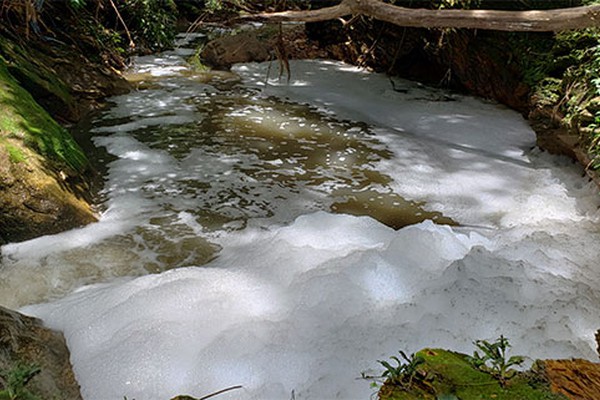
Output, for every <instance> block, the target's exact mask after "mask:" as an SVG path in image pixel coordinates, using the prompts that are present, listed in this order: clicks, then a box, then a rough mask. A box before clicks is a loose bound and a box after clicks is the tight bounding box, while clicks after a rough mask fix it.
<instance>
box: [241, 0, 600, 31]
mask: <svg viewBox="0 0 600 400" xmlns="http://www.w3.org/2000/svg"><path fill="white" fill-rule="evenodd" d="M347 15H365V16H368V17H373V18H375V19H378V20H381V21H385V22H389V23H392V24H395V25H399V26H406V27H415V28H470V29H489V30H499V31H514V32H516V31H521V32H551V31H562V30H568V29H581V28H587V27H593V26H600V5H592V6H583V7H572V8H563V9H556V10H538V11H497V10H426V9H412V8H405V7H399V6H394V5H392V4H388V3H384V2H383V1H381V0H342V2H341V3H340V4H338V5H336V6H333V7H326V8H321V9H318V10H309V11H284V12H277V13H262V14H254V15H248V16H244V17H243V18H244V19H258V20H264V21H273V22H280V21H298V22H317V21H326V20H330V19H337V18H342V17H344V16H347Z"/></svg>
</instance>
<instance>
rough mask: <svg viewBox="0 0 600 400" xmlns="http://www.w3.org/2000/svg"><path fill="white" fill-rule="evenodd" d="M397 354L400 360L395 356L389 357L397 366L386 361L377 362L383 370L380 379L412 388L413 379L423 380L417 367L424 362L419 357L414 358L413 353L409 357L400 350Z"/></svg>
mask: <svg viewBox="0 0 600 400" xmlns="http://www.w3.org/2000/svg"><path fill="white" fill-rule="evenodd" d="M398 353H400V356H402V360H400V359H399V358H398V357H396V356H391V357H390V359H391V360H393V361H396V363H397V364H398V365H396V366H394V365H392V364H390V363H389V362H387V361H381V360H378V361H377V362H378V363H379V364H381V365H382V366H383V367H384V368H385V371H384V372H383V374H382V375H381V376H382V378H387V379H388V380H390V381H391V382H392V383H394V384H397V385H401V386H404V387H410V386H412V384H413V381H414V380H415V378H416V379H422V378H423V375H424V374H423V373H422V372H421V371H420V370H419V366H420V365H421V364H423V363H424V362H425V359H424V358H423V357H422V356H419V355H417V356H415V354H414V353H413V354H411V355H410V357H409V356H407V355H406V353H404V352H403V351H402V350H400V351H399V352H398Z"/></svg>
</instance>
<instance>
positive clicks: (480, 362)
mask: <svg viewBox="0 0 600 400" xmlns="http://www.w3.org/2000/svg"><path fill="white" fill-rule="evenodd" d="M473 344H475V346H477V348H478V349H479V350H480V351H481V354H479V352H478V351H475V352H474V353H473V357H469V361H470V362H471V364H472V365H473V366H474V367H475V368H477V369H479V370H481V371H485V372H488V373H490V374H492V375H493V376H495V377H496V378H497V379H498V380H499V381H500V384H501V385H502V386H504V385H505V384H506V382H507V381H508V380H509V379H510V378H512V377H513V376H514V375H515V374H516V372H517V371H515V370H514V369H511V367H513V366H518V365H521V364H523V362H525V358H524V357H522V356H512V357H510V358H508V359H507V358H506V357H507V350H508V349H509V348H510V344H509V342H508V339H507V338H505V337H504V336H503V335H500V337H499V338H498V339H496V341H495V342H493V343H490V342H488V341H487V340H476V341H475V342H474V343H473Z"/></svg>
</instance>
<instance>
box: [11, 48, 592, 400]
mask: <svg viewBox="0 0 600 400" xmlns="http://www.w3.org/2000/svg"><path fill="white" fill-rule="evenodd" d="M182 54H186V51H182V50H180V51H175V52H170V53H165V54H163V55H160V56H151V57H142V58H140V59H138V60H137V71H136V73H137V74H139V76H140V78H139V79H140V81H141V83H140V89H139V90H138V91H135V92H133V93H131V94H129V95H126V96H119V97H116V98H114V99H113V103H114V104H113V107H111V108H110V109H109V110H107V111H106V112H105V113H104V114H103V115H101V116H100V117H99V118H98V120H97V121H95V127H94V129H93V134H94V135H95V138H94V142H95V144H96V145H97V146H100V147H103V148H105V149H106V151H107V152H108V153H109V154H110V155H111V156H112V157H113V160H112V161H111V162H110V163H109V164H108V167H109V172H108V176H107V177H106V187H105V190H104V193H103V196H104V198H105V199H106V200H105V202H104V203H103V204H102V207H103V208H102V210H103V213H102V217H101V220H100V222H98V223H97V224H94V225H90V226H88V227H85V228H82V229H79V230H74V231H71V232H66V233H64V234H62V235H56V236H48V237H43V238H39V239H36V240H33V241H29V242H24V243H16V244H9V245H6V246H4V247H3V248H2V254H3V263H2V267H1V269H0V304H3V305H8V306H11V307H21V309H22V311H24V312H25V313H28V314H31V315H35V316H38V317H40V318H42V319H43V320H44V321H45V323H46V324H48V325H49V326H50V327H53V328H55V329H59V330H62V331H63V332H64V334H65V337H66V339H67V342H68V346H69V348H70V350H71V352H72V362H73V365H74V368H75V373H76V375H77V379H78V381H79V382H80V384H81V387H82V392H83V395H84V398H85V399H86V400H105V399H120V398H123V397H124V396H126V397H127V398H129V399H133V398H135V399H138V400H150V399H157V400H158V399H167V398H171V397H173V396H175V395H177V394H190V395H193V396H195V397H201V396H202V395H206V394H209V393H213V392H215V391H218V390H220V389H224V388H227V387H231V386H236V385H241V386H242V388H241V389H236V390H232V391H230V392H227V393H224V394H221V395H220V396H219V398H221V399H289V398H295V399H334V398H337V399H368V398H369V396H370V395H371V394H372V391H373V389H372V388H371V387H370V385H369V381H365V380H363V379H360V377H361V373H362V372H367V373H368V374H371V375H372V374H376V373H377V372H381V366H380V365H379V364H378V363H377V360H378V359H386V358H387V357H388V356H390V355H393V354H397V351H398V350H404V351H406V352H407V353H410V352H413V351H416V350H418V349H420V348H422V347H425V346H441V347H450V348H452V349H455V350H459V351H465V352H472V350H473V346H472V344H471V343H472V341H473V340H476V339H492V340H493V339H495V338H497V337H498V336H499V335H500V334H503V335H505V336H507V337H508V338H509V339H510V341H511V343H512V344H513V352H514V354H527V355H528V356H530V357H533V358H535V357H544V358H553V357H566V358H571V357H583V358H588V359H595V358H596V354H595V343H594V339H593V336H594V332H595V330H596V329H598V328H600V289H599V288H600V271H599V270H598V268H597V259H598V255H599V254H598V253H599V251H598V247H597V243H599V242H600V229H599V228H598V211H597V210H598V206H599V205H600V203H599V198H598V195H597V188H595V187H593V186H592V185H591V184H589V183H588V182H587V180H585V179H584V178H582V177H581V170H580V169H579V168H578V167H576V166H574V165H572V164H571V163H570V162H569V161H567V160H565V159H562V158H557V157H553V156H549V155H547V154H544V153H541V152H540V151H538V150H536V149H535V148H534V144H535V137H534V134H533V132H532V131H531V129H530V128H529V127H528V126H527V124H526V122H525V121H524V120H523V119H522V118H521V116H519V115H518V114H516V113H514V112H512V111H510V110H507V109H505V108H503V107H501V106H498V105H495V104H491V103H486V102H482V101H481V100H477V99H473V98H470V97H463V96H458V95H455V94H448V93H445V92H441V91H436V90H431V89H427V88H424V87H421V86H419V85H417V84H414V83H410V82H405V81H396V82H395V85H394V87H395V89H396V90H394V89H393V87H392V85H391V84H390V82H389V79H388V78H387V77H385V76H382V75H378V74H372V73H368V72H365V71H361V70H358V69H356V68H354V67H351V66H348V65H344V64H341V63H336V62H329V61H296V62H293V63H292V64H291V67H292V76H291V79H290V81H289V83H287V82H286V79H285V78H284V79H282V80H277V79H273V77H271V78H270V79H266V74H267V71H268V70H269V66H268V64H261V65H258V64H249V65H239V66H236V67H235V71H234V72H235V73H236V74H237V75H238V76H239V78H237V77H236V76H235V75H233V74H232V75H227V74H220V75H206V74H202V73H195V72H193V71H190V70H189V69H188V68H187V66H186V65H185V63H184V62H183V60H182V58H181V55H182ZM271 72H272V74H273V75H275V74H274V73H273V71H271ZM238 79H241V81H242V82H243V84H240V83H236V82H237V80H238ZM236 85H237V86H236ZM398 89H401V90H400V91H398ZM346 212H348V213H351V214H353V215H348V214H346ZM431 219H433V220H436V221H437V222H441V223H445V225H441V224H435V223H433V222H432V221H431ZM422 220H424V221H423V222H420V221H422ZM392 227H396V228H400V227H401V228H400V229H398V230H395V229H393V228H392ZM34 303H39V304H34ZM32 304H33V305H32Z"/></svg>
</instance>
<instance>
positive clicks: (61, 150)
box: [0, 57, 88, 173]
mask: <svg viewBox="0 0 600 400" xmlns="http://www.w3.org/2000/svg"><path fill="white" fill-rule="evenodd" d="M0 132H1V133H2V135H4V137H6V138H11V139H14V140H16V141H21V142H22V143H23V144H24V146H25V147H28V148H29V149H31V150H32V151H34V152H36V153H38V154H40V155H41V156H44V157H46V158H47V159H48V160H50V161H51V162H52V163H53V164H54V165H53V166H52V167H53V169H55V170H56V171H58V170H64V171H65V172H67V173H69V172H72V173H80V172H82V171H84V170H85V169H86V167H87V165H88V161H87V158H86V156H85V154H84V153H83V151H82V150H81V148H79V146H78V145H77V143H75V141H74V140H73V138H72V137H71V135H70V134H69V133H68V132H67V131H66V130H65V129H64V128H62V127H61V126H60V125H58V124H57V123H56V121H54V120H53V119H52V118H51V117H50V115H48V113H47V112H46V111H45V110H44V109H42V107H40V106H39V105H38V104H37V103H36V102H35V100H34V99H33V98H32V97H31V95H30V94H29V93H28V92H27V91H26V90H25V89H23V88H22V87H21V86H20V85H19V84H18V83H17V81H16V80H15V79H14V78H13V77H12V76H11V74H10V73H9V72H8V69H7V64H6V61H5V60H4V59H3V58H1V57H0ZM5 147H7V151H8V152H9V154H10V158H11V160H12V161H13V162H22V161H25V156H24V155H23V152H22V150H20V151H18V150H17V148H16V147H15V146H14V145H12V150H11V147H10V146H6V144H5Z"/></svg>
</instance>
